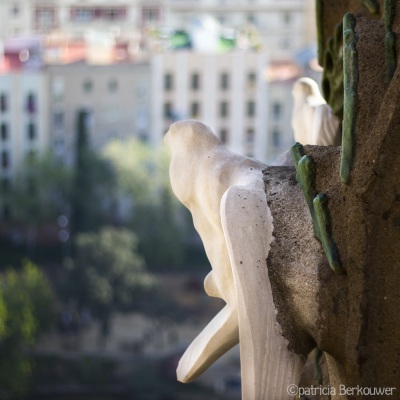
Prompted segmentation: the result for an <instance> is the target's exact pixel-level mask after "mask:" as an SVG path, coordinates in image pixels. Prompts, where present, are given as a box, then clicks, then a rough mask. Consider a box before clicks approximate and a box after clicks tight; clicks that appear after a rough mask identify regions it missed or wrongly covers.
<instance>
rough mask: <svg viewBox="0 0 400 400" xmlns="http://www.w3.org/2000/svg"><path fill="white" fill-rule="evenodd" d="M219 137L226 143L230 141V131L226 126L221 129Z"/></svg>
mask: <svg viewBox="0 0 400 400" xmlns="http://www.w3.org/2000/svg"><path fill="white" fill-rule="evenodd" d="M219 138H220V139H221V142H222V143H226V142H227V141H228V131H227V130H226V129H225V128H223V129H221V130H220V131H219Z"/></svg>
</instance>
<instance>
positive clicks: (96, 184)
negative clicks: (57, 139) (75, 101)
mask: <svg viewBox="0 0 400 400" xmlns="http://www.w3.org/2000/svg"><path fill="white" fill-rule="evenodd" d="M90 120H91V116H90V112H89V111H88V110H84V109H83V110H80V111H79V112H78V116H77V137H76V159H75V166H74V172H73V180H72V181H73V190H72V197H71V208H72V229H73V232H74V233H79V232H88V231H91V230H94V229H97V228H99V227H100V226H101V225H103V224H105V223H106V222H108V220H109V219H110V218H112V208H113V199H114V193H115V191H116V185H115V180H114V173H113V169H112V167H111V165H110V164H109V163H108V162H106V161H105V160H104V159H103V157H102V156H101V155H99V154H98V153H96V152H94V151H93V150H92V149H91V148H90V145H89V134H90V133H89V130H90Z"/></svg>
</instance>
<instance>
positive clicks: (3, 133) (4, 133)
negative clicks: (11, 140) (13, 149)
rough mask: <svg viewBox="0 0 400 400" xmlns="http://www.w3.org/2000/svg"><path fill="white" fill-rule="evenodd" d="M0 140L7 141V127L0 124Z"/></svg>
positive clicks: (4, 124)
mask: <svg viewBox="0 0 400 400" xmlns="http://www.w3.org/2000/svg"><path fill="white" fill-rule="evenodd" d="M0 130H1V140H7V139H8V125H7V124H6V123H4V122H3V123H2V124H1V128H0Z"/></svg>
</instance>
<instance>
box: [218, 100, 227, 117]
mask: <svg viewBox="0 0 400 400" xmlns="http://www.w3.org/2000/svg"><path fill="white" fill-rule="evenodd" d="M228 114H229V105H228V102H227V101H221V103H220V105H219V115H220V116H221V117H227V116H228Z"/></svg>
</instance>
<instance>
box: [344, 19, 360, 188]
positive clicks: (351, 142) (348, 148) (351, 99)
mask: <svg viewBox="0 0 400 400" xmlns="http://www.w3.org/2000/svg"><path fill="white" fill-rule="evenodd" d="M355 27H356V18H355V17H354V15H352V14H350V13H347V14H346V15H345V16H344V18H343V38H344V48H343V68H344V80H343V81H344V101H343V104H344V115H343V127H342V157H341V160H340V178H341V180H342V182H343V183H344V184H346V185H348V184H349V181H350V172H351V169H352V167H353V162H354V157H355V151H356V145H357V118H358V111H357V106H358V95H357V86H358V58H357V49H356V45H357V34H356V32H355Z"/></svg>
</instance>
